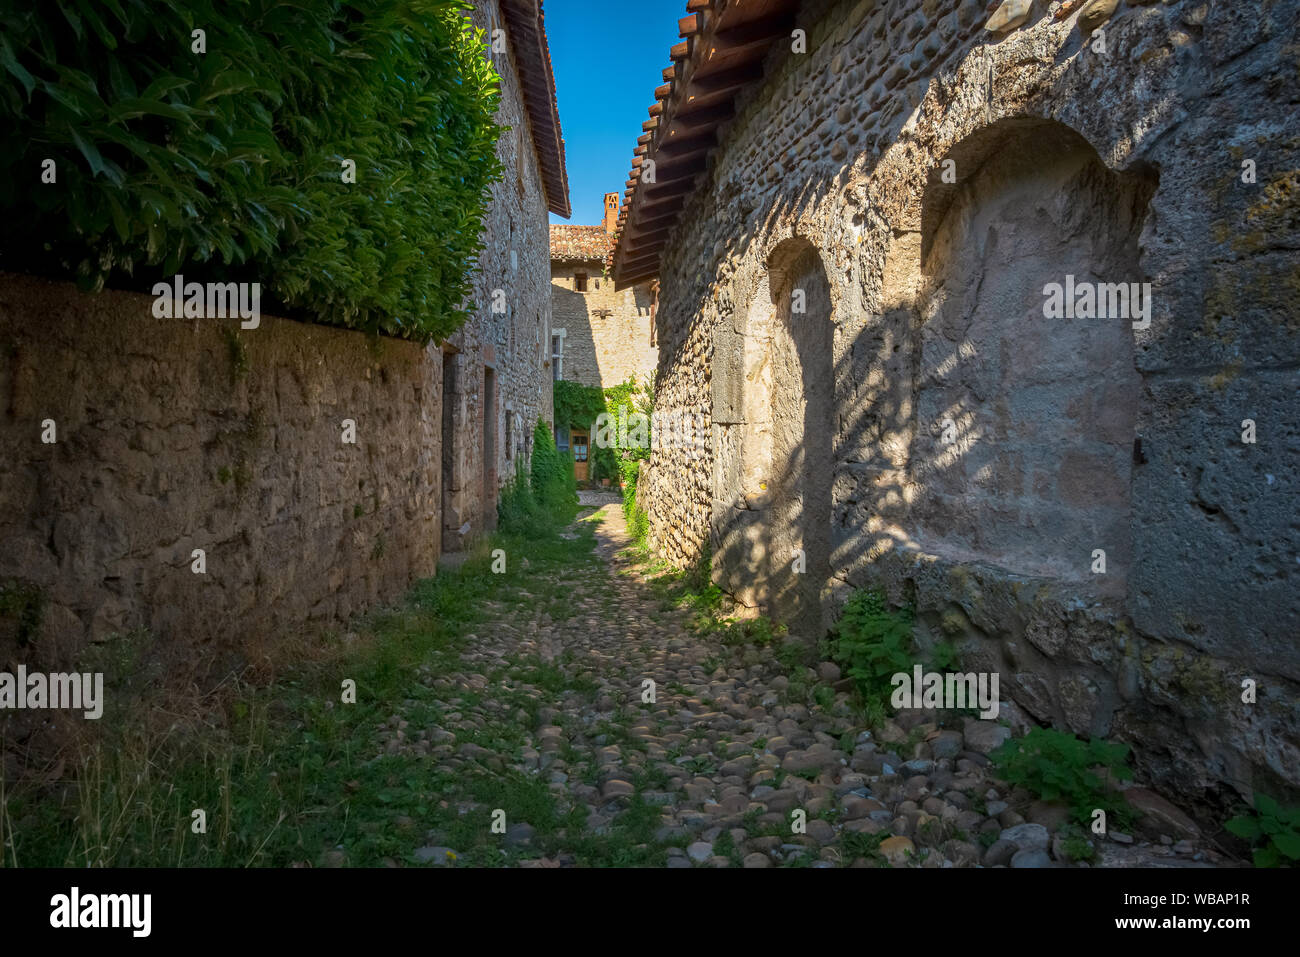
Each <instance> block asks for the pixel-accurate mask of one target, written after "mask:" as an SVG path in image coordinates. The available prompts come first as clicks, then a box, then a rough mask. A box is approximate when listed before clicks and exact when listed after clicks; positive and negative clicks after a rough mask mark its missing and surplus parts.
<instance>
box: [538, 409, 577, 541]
mask: <svg viewBox="0 0 1300 957" xmlns="http://www.w3.org/2000/svg"><path fill="white" fill-rule="evenodd" d="M532 487H533V496H534V497H535V498H536V499H537V504H538V505H539V506H541V508H542V509H544V510H546V511H548V512H555V513H559V514H563V515H564V516H565V519H564V520H565V521H568V520H569V519H571V518H572V517H573V514H572V513H573V511H574V510H575V509H576V508H577V505H578V487H577V483H576V482H575V481H574V478H573V457H572V456H571V455H568V454H567V453H561V452H560V451H559V450H558V449H557V448H556V447H555V437H554V436H553V435H551V430H550V428H548V427H547V425H546V423H545V422H538V423H537V427H536V428H535V429H534V430H533V461H532Z"/></svg>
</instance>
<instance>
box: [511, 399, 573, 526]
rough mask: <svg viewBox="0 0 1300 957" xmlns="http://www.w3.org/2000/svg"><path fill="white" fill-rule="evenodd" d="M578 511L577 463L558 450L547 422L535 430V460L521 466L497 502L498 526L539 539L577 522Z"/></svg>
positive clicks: (519, 465) (520, 464) (517, 466)
mask: <svg viewBox="0 0 1300 957" xmlns="http://www.w3.org/2000/svg"><path fill="white" fill-rule="evenodd" d="M577 510H578V493H577V485H576V484H575V482H574V480H573V459H572V458H571V457H569V456H568V455H563V454H561V453H560V452H559V451H558V450H557V449H556V448H555V439H554V437H553V436H552V435H551V430H550V428H549V427H548V426H547V425H546V423H545V422H538V423H537V427H536V428H535V429H534V430H533V459H532V463H531V466H530V467H529V468H525V467H524V465H523V463H522V462H520V463H518V464H517V465H516V467H515V474H514V477H513V478H512V479H511V480H510V481H509V482H507V483H506V487H505V488H504V489H502V490H501V497H500V499H499V500H498V501H497V524H498V526H499V527H500V528H501V530H502V531H504V532H510V533H513V534H517V535H522V536H525V537H537V536H541V535H544V534H546V533H547V532H550V531H553V530H554V529H555V527H556V526H558V525H565V524H567V523H569V522H570V521H572V520H573V516H574V515H575V514H577Z"/></svg>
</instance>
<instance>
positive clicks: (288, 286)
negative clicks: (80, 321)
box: [0, 0, 501, 340]
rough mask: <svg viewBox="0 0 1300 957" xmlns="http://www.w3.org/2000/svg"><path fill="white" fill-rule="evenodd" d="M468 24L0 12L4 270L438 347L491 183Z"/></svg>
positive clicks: (442, 7) (284, 7) (92, 8)
mask: <svg viewBox="0 0 1300 957" xmlns="http://www.w3.org/2000/svg"><path fill="white" fill-rule="evenodd" d="M469 9H470V6H469V5H468V4H467V3H464V2H457V0H319V2H313V3H283V2H281V0H239V2H232V0H170V2H167V3H157V2H151V0H43V2H41V3H2V4H0V127H3V128H4V129H5V130H6V131H7V135H6V138H5V140H6V149H5V150H4V151H3V154H0V206H3V208H4V209H5V210H6V213H7V216H8V218H9V220H10V221H11V222H15V223H22V224H23V228H22V229H14V230H6V231H5V235H4V237H3V238H0V256H3V261H4V262H5V263H6V268H10V269H18V270H22V271H25V272H31V273H39V274H45V275H57V276H75V277H76V278H77V280H78V282H79V283H80V284H81V285H82V286H83V288H88V289H99V288H102V287H103V286H104V284H105V283H106V282H109V281H111V282H113V283H114V284H115V285H121V286H123V287H125V288H142V289H148V288H150V287H151V285H152V282H154V281H156V280H157V279H164V278H168V277H170V276H172V275H173V274H175V273H177V272H180V271H181V270H182V269H183V268H184V267H187V266H189V267H194V268H193V270H192V271H193V272H194V273H196V274H197V273H199V272H201V273H202V276H201V277H200V276H198V275H194V276H187V279H199V278H201V279H202V280H203V281H222V282H230V281H245V282H261V283H262V284H263V286H262V288H263V300H264V302H266V301H268V300H269V302H270V303H271V304H272V305H276V304H282V305H283V306H285V307H287V309H288V310H289V311H294V310H301V311H303V312H305V313H308V314H309V315H308V316H307V318H311V319H313V320H315V321H319V322H326V323H333V324H338V325H343V326H349V327H354V328H360V329H365V330H368V331H372V332H379V331H382V332H385V333H389V334H393V335H401V336H406V337H409V338H414V339H420V340H427V339H429V338H434V337H438V338H441V337H445V336H447V335H449V334H450V333H451V332H453V331H454V330H455V329H457V328H459V326H460V325H462V324H463V322H464V321H465V319H466V318H467V316H468V313H467V311H466V310H465V308H464V307H465V305H466V304H467V302H468V298H469V296H470V294H471V286H470V283H469V269H470V267H471V266H472V264H473V262H474V260H475V259H476V257H477V256H478V254H479V252H480V250H481V248H482V245H481V239H480V236H481V233H482V228H483V220H484V216H485V213H486V209H487V203H488V189H489V187H490V186H491V184H492V183H493V182H495V181H497V180H498V179H500V176H501V167H500V163H499V162H498V160H497V157H496V142H497V137H498V135H499V133H500V130H499V128H498V127H497V126H496V125H495V122H494V116H495V114H496V111H497V108H498V103H499V99H500V92H499V77H498V76H497V74H496V71H495V69H494V68H493V66H492V64H491V62H490V61H489V60H488V59H487V58H486V57H485V56H484V49H485V40H484V38H483V35H482V31H474V30H472V29H471V27H470V24H469V21H468V20H467V19H466V18H465V16H464V12H465V11H467V10H469ZM351 164H355V181H354V182H347V181H346V179H347V178H348V176H349V175H350V171H349V168H350V166H351ZM200 264H201V266H202V268H201V269H200V268H198V267H199V266H200Z"/></svg>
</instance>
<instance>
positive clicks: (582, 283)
mask: <svg viewBox="0 0 1300 957" xmlns="http://www.w3.org/2000/svg"><path fill="white" fill-rule="evenodd" d="M573 288H574V289H576V290H578V292H586V291H587V274H586V273H585V272H575V273H574V274H573Z"/></svg>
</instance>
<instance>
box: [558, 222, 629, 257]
mask: <svg viewBox="0 0 1300 957" xmlns="http://www.w3.org/2000/svg"><path fill="white" fill-rule="evenodd" d="M613 249H614V237H613V236H611V235H610V234H609V233H607V232H605V227H604V226H552V227H551V259H552V260H553V261H555V262H574V261H579V260H581V261H589V260H601V261H604V260H605V259H606V258H607V257H608V256H609V254H610V252H612V251H613Z"/></svg>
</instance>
